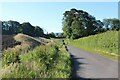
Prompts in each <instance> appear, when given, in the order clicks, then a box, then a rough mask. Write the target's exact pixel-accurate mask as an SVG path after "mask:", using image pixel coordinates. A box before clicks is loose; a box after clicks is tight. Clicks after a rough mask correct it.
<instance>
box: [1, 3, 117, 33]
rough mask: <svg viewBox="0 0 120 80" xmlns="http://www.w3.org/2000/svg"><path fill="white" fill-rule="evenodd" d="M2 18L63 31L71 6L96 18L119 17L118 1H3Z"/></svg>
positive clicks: (48, 29)
mask: <svg viewBox="0 0 120 80" xmlns="http://www.w3.org/2000/svg"><path fill="white" fill-rule="evenodd" d="M1 4H2V5H1V6H0V9H1V10H0V11H1V13H0V14H1V15H2V16H1V17H0V20H2V21H8V20H14V21H18V22H20V23H23V22H30V23H31V24H32V25H33V26H36V25H38V26H40V27H42V28H43V29H46V31H48V32H62V18H63V13H64V12H65V11H66V10H70V9H71V8H76V9H79V10H84V11H87V12H88V13H89V14H91V15H93V16H94V17H96V19H100V20H102V19H104V18H118V3H117V2H84V3H83V2H74V3H73V2H39V3H38V2H36V3H34V2H31V3H30V2H24V3H15V2H13V3H12V2H9V3H1Z"/></svg>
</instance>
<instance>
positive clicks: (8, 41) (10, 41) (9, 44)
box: [2, 35, 21, 50]
mask: <svg viewBox="0 0 120 80" xmlns="http://www.w3.org/2000/svg"><path fill="white" fill-rule="evenodd" d="M13 37H14V35H2V50H4V49H7V48H13V47H14V46H16V45H20V44H21V42H18V41H16V40H15V39H14V38H13Z"/></svg>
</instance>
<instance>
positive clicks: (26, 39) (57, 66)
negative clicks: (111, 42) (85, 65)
mask: <svg viewBox="0 0 120 80" xmlns="http://www.w3.org/2000/svg"><path fill="white" fill-rule="evenodd" d="M14 38H15V40H17V41H19V42H21V45H17V46H15V47H14V48H8V49H7V50H4V52H3V57H2V73H1V75H2V78H70V75H71V61H70V55H69V53H68V52H67V51H66V49H65V47H64V46H62V45H60V44H57V43H55V42H54V41H53V40H50V41H49V42H47V43H44V44H43V42H38V41H36V39H34V38H33V37H30V36H27V35H23V34H18V35H16V36H15V37H14ZM47 41H48V40H47ZM36 44H38V45H36ZM26 45H27V46H26ZM30 46H31V47H30ZM28 47H30V48H28Z"/></svg>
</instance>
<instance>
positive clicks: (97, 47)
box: [70, 31, 119, 55]
mask: <svg viewBox="0 0 120 80" xmlns="http://www.w3.org/2000/svg"><path fill="white" fill-rule="evenodd" d="M118 41H119V40H118V31H107V32H105V33H101V34H96V35H92V36H88V37H84V38H80V39H77V40H71V41H70V45H73V46H75V47H78V48H82V49H86V50H89V51H95V52H98V53H106V54H111V55H118Z"/></svg>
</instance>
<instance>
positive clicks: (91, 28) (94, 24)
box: [62, 8, 103, 39]
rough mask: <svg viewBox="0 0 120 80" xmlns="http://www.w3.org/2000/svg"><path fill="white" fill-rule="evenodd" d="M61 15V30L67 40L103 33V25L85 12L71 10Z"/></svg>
mask: <svg viewBox="0 0 120 80" xmlns="http://www.w3.org/2000/svg"><path fill="white" fill-rule="evenodd" d="M63 15H64V16H63V22H62V24H63V28H62V29H63V33H64V35H65V36H66V37H68V38H73V39H74V38H80V37H84V36H88V35H93V34H96V33H99V32H102V31H103V27H102V26H103V23H102V22H101V21H100V20H96V19H95V17H94V16H92V15H90V14H89V13H87V12H86V11H83V10H77V9H74V8H73V9H71V10H70V11H65V12H64V14H63Z"/></svg>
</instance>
